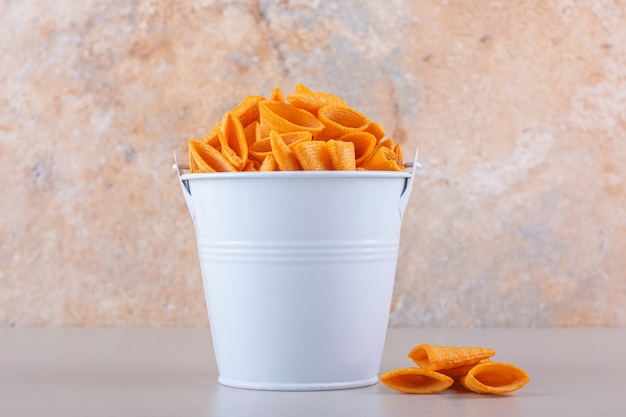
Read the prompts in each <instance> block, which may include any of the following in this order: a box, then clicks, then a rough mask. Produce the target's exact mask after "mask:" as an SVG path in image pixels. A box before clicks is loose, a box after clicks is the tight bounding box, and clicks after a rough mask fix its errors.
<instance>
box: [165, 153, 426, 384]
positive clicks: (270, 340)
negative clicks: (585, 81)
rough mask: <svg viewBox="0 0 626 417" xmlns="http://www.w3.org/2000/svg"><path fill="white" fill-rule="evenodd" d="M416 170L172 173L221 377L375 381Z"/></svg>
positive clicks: (259, 381) (313, 381)
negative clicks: (194, 248)
mask: <svg viewBox="0 0 626 417" xmlns="http://www.w3.org/2000/svg"><path fill="white" fill-rule="evenodd" d="M416 159H417V155H416ZM415 165H417V163H416V162H414V166H413V169H412V172H410V173H409V172H383V171H352V172H349V171H322V172H267V173H242V172H240V173H210V174H182V175H181V172H180V170H178V173H179V179H180V183H181V186H182V190H183V194H184V196H185V201H186V202H187V205H188V208H189V211H190V213H191V216H192V218H193V220H194V224H195V231H196V237H197V244H198V254H199V258H200V263H201V269H202V278H203V282H204V290H205V295H206V303H207V308H208V312H209V320H210V327H211V333H212V337H213V345H214V348H215V356H216V361H217V366H218V372H219V377H218V381H219V382H220V383H221V384H223V385H228V386H232V387H238V388H250V389H264V390H328V389H341V388H355V387H362V386H367V385H372V384H375V383H376V382H377V381H378V372H379V367H380V361H381V357H382V352H383V346H384V342H385V337H386V333H387V324H388V319H389V310H390V305H391V298H392V292H393V284H394V278H395V270H396V263H397V258H398V247H399V242H400V227H401V222H402V217H403V214H404V210H405V208H406V205H407V201H408V199H409V195H410V193H411V189H412V185H413V179H414V175H415V169H416V166H415ZM176 167H177V165H175V168H176Z"/></svg>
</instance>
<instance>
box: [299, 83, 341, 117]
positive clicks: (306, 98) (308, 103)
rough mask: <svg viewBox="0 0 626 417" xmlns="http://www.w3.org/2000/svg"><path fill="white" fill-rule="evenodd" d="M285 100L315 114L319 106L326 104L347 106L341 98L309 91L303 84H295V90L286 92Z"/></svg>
mask: <svg viewBox="0 0 626 417" xmlns="http://www.w3.org/2000/svg"><path fill="white" fill-rule="evenodd" d="M287 101H288V102H289V103H291V104H292V105H294V106H295V107H298V108H301V109H304V110H307V111H309V112H311V113H313V114H317V111H318V110H319V109H320V108H321V107H323V106H327V105H340V106H347V103H346V102H345V101H343V99H342V98H340V97H338V96H336V95H334V94H328V93H322V92H314V91H311V89H310V88H308V87H307V86H305V85H304V84H298V85H296V91H295V92H294V93H291V94H287Z"/></svg>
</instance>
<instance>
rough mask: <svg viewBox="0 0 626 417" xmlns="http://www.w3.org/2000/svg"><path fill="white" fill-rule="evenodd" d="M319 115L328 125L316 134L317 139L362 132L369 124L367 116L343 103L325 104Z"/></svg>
mask: <svg viewBox="0 0 626 417" xmlns="http://www.w3.org/2000/svg"><path fill="white" fill-rule="evenodd" d="M317 117H318V118H319V119H320V120H321V122H322V123H324V126H326V127H325V128H324V130H322V131H321V132H320V133H318V134H317V135H315V140H328V139H337V138H338V137H340V136H342V135H345V134H346V133H353V132H361V131H363V130H365V128H366V127H367V126H368V124H369V120H368V119H367V117H365V116H364V115H362V114H361V113H359V112H358V111H356V110H354V109H352V108H350V107H348V106H341V105H339V106H338V105H329V106H324V107H322V108H320V109H319V111H318V113H317Z"/></svg>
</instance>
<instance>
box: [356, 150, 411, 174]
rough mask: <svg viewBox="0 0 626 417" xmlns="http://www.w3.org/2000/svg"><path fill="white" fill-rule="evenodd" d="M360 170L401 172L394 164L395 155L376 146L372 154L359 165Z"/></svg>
mask: <svg viewBox="0 0 626 417" xmlns="http://www.w3.org/2000/svg"><path fill="white" fill-rule="evenodd" d="M359 167H360V168H363V169H367V170H372V171H402V170H403V168H401V167H400V166H398V164H397V163H396V154H395V153H394V152H393V151H392V150H391V149H389V148H387V147H385V146H378V147H377V148H376V149H374V152H372V154H371V155H370V156H369V157H368V158H367V159H365V160H364V161H363V162H361V163H360V164H359Z"/></svg>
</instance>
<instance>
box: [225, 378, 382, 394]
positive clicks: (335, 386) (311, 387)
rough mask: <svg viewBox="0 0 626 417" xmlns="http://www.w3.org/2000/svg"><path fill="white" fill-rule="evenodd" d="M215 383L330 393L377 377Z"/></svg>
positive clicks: (372, 383) (373, 382) (264, 389)
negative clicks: (288, 381)
mask: <svg viewBox="0 0 626 417" xmlns="http://www.w3.org/2000/svg"><path fill="white" fill-rule="evenodd" d="M217 381H218V382H219V383H220V384H222V385H225V386H227V387H233V388H243V389H253V390H262V391H330V390H339V389H350V388H362V387H367V386H370V385H374V384H376V383H377V382H378V377H377V376H374V377H371V378H367V379H359V380H357V381H345V382H328V383H325V382H313V383H293V384H291V383H278V382H255V381H240V380H233V379H228V378H222V377H218V378H217Z"/></svg>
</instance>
